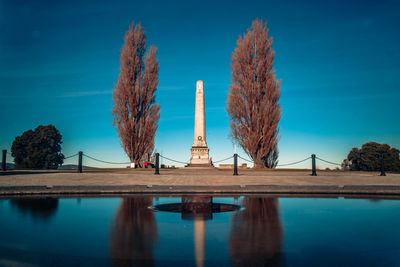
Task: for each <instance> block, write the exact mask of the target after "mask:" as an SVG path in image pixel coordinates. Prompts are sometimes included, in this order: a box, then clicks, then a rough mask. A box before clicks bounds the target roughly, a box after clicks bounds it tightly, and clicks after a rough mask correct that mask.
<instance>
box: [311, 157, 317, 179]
mask: <svg viewBox="0 0 400 267" xmlns="http://www.w3.org/2000/svg"><path fill="white" fill-rule="evenodd" d="M311 159H312V173H311V176H317V169H316V165H315V154H312V155H311Z"/></svg>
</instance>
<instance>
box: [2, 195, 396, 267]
mask: <svg viewBox="0 0 400 267" xmlns="http://www.w3.org/2000/svg"><path fill="white" fill-rule="evenodd" d="M399 255H400V200H395V199H394V200H390V199H379V198H374V199H355V198H343V197H339V198H296V197H292V198H285V197H272V196H262V195H261V196H230V197H225V196H223V197H221V196H200V195H193V196H190V195H185V196H170V197H169V196H165V195H161V196H152V195H134V196H124V197H98V198H97V197H87V198H86V197H85V198H65V197H59V198H57V197H41V198H37V197H23V198H21V197H20V198H8V199H0V266H400V256H399Z"/></svg>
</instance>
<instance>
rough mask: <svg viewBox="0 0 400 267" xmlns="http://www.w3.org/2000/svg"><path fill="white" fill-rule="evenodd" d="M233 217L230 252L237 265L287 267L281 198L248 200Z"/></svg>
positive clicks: (244, 201)
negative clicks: (285, 264)
mask: <svg viewBox="0 0 400 267" xmlns="http://www.w3.org/2000/svg"><path fill="white" fill-rule="evenodd" d="M243 206H244V207H245V209H243V210H241V211H239V212H236V213H235V214H234V215H233V216H232V225H231V233H230V240H229V242H230V244H229V246H230V253H231V256H232V261H233V264H234V265H235V266H267V265H268V266H280V265H283V256H282V253H281V252H282V245H283V231H282V227H281V224H280V220H279V213H278V199H275V198H253V197H245V198H244V200H243Z"/></svg>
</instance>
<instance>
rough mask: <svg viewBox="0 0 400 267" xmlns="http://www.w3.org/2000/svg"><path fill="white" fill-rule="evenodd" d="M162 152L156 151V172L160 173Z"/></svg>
mask: <svg viewBox="0 0 400 267" xmlns="http://www.w3.org/2000/svg"><path fill="white" fill-rule="evenodd" d="M159 165H160V153H156V168H155V171H154V174H160V169H159V168H160V166H159Z"/></svg>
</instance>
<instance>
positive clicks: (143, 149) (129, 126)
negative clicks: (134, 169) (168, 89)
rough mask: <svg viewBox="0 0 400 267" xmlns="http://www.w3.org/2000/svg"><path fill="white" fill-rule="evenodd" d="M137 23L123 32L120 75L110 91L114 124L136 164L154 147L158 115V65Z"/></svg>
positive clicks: (132, 160)
mask: <svg viewBox="0 0 400 267" xmlns="http://www.w3.org/2000/svg"><path fill="white" fill-rule="evenodd" d="M146 43H147V40H146V35H145V31H144V29H143V27H142V26H141V24H137V25H135V24H134V23H133V22H132V24H131V25H130V26H129V30H128V31H127V32H126V34H125V42H124V45H123V47H122V49H121V58H120V74H119V77H118V83H117V84H116V85H115V86H114V87H115V89H114V90H113V108H112V114H113V116H114V126H115V127H116V128H117V131H118V135H119V137H120V139H121V145H122V147H123V148H124V150H125V152H126V154H127V155H128V157H129V158H130V160H131V162H134V163H136V164H138V165H139V166H140V164H141V162H142V161H143V160H144V159H145V156H146V155H147V153H151V152H152V151H153V149H154V137H155V135H156V131H157V128H158V120H159V118H160V105H159V104H156V103H155V92H156V89H157V86H158V70H159V64H158V60H157V59H156V54H157V48H155V47H154V46H150V48H149V49H148V50H147V44H146Z"/></svg>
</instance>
